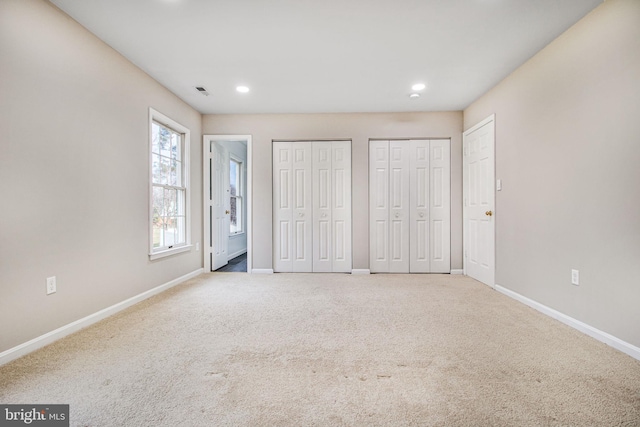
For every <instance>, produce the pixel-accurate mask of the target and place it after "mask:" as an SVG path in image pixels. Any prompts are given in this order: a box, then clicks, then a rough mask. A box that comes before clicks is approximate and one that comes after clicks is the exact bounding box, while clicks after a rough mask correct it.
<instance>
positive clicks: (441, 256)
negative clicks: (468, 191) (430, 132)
mask: <svg viewBox="0 0 640 427" xmlns="http://www.w3.org/2000/svg"><path fill="white" fill-rule="evenodd" d="M429 148H430V151H431V152H430V155H429V174H430V179H429V181H430V183H429V184H430V185H429V186H430V207H429V234H430V244H429V256H430V257H431V261H430V263H429V268H430V272H431V273H450V272H451V141H450V140H449V139H432V140H431V141H429Z"/></svg>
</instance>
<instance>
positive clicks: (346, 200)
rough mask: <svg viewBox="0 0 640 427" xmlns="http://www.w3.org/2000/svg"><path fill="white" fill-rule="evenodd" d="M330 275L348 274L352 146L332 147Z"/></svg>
mask: <svg viewBox="0 0 640 427" xmlns="http://www.w3.org/2000/svg"><path fill="white" fill-rule="evenodd" d="M331 178H332V180H331V188H332V206H331V221H332V226H331V240H332V245H331V254H332V271H333V272H335V273H348V272H351V265H352V261H351V142H350V141H336V142H333V143H332V159H331Z"/></svg>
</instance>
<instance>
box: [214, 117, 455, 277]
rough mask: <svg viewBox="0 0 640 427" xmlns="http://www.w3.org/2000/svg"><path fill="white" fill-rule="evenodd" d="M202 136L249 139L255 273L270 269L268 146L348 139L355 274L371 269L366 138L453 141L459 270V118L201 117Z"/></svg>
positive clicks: (452, 224) (452, 206) (452, 223)
mask: <svg viewBox="0 0 640 427" xmlns="http://www.w3.org/2000/svg"><path fill="white" fill-rule="evenodd" d="M202 130H203V133H204V134H251V135H252V141H253V257H254V258H253V268H264V269H268V268H272V237H271V233H272V203H271V202H272V192H271V185H272V164H271V141H272V140H313V139H325V140H326V139H351V140H352V141H353V142H352V186H353V194H352V207H353V268H356V269H366V268H369V222H368V221H369V201H368V200H369V198H368V191H369V190H368V188H369V187H368V180H369V175H368V174H369V172H368V146H369V145H368V144H369V138H411V137H415V138H420V137H437V138H451V159H452V164H451V177H452V180H451V182H452V184H451V185H452V191H451V267H452V268H454V269H461V268H462V172H461V171H462V160H461V159H462V155H461V137H462V113H461V112H442V113H389V114H383V113H375V114H371V113H366V114H364V113H363V114H263V115H204V116H203V119H202Z"/></svg>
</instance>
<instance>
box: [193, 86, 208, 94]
mask: <svg viewBox="0 0 640 427" xmlns="http://www.w3.org/2000/svg"><path fill="white" fill-rule="evenodd" d="M196 90H197V91H198V92H200V93H201V94H203V95H204V96H209V92H207V90H206V89H205V88H203V87H202V86H196Z"/></svg>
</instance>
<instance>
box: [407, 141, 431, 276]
mask: <svg viewBox="0 0 640 427" xmlns="http://www.w3.org/2000/svg"><path fill="white" fill-rule="evenodd" d="M410 147H411V156H410V167H409V169H410V176H411V185H410V187H411V188H410V191H411V195H410V205H411V207H410V216H411V225H410V227H411V231H410V233H411V238H410V248H409V252H410V257H411V260H410V266H409V271H410V272H411V273H428V272H430V271H431V257H430V256H429V252H430V244H429V242H430V225H429V224H430V221H429V199H430V186H429V152H430V150H429V141H428V140H412V141H411V143H410Z"/></svg>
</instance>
